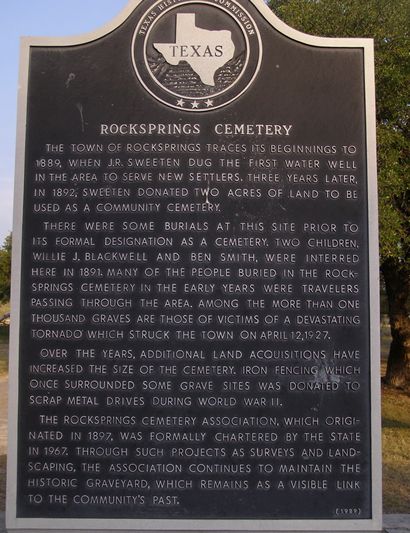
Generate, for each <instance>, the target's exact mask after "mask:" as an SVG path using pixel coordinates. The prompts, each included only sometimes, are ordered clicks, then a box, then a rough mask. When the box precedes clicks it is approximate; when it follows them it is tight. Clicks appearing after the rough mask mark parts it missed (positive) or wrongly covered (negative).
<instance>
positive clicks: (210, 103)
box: [177, 98, 214, 109]
mask: <svg viewBox="0 0 410 533" xmlns="http://www.w3.org/2000/svg"><path fill="white" fill-rule="evenodd" d="M200 103H201V102H197V101H196V100H194V101H193V102H189V101H188V102H187V101H186V100H183V99H182V98H180V99H179V100H177V106H178V107H184V106H185V104H191V108H192V109H198V108H199V104H200ZM205 105H206V107H212V106H213V105H214V101H213V100H210V99H209V98H208V100H206V101H205Z"/></svg>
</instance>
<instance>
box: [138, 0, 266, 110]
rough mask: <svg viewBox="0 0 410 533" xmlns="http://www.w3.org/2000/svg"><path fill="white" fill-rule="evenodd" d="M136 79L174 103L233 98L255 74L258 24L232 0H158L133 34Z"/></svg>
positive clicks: (206, 105) (202, 106) (188, 105)
mask: <svg viewBox="0 0 410 533" xmlns="http://www.w3.org/2000/svg"><path fill="white" fill-rule="evenodd" d="M131 53H132V60H133V64H134V69H135V72H136V74H137V76H138V79H139V80H140V82H141V83H142V85H143V86H144V87H145V89H146V90H147V91H148V92H149V93H150V94H151V95H152V96H154V98H156V99H157V100H159V101H160V102H162V103H163V104H166V105H168V106H170V107H173V108H175V109H180V110H181V109H182V110H185V111H194V112H201V111H210V110H212V109H217V108H219V107H222V106H224V105H227V104H229V103H230V102H233V101H234V100H236V98H238V97H239V96H240V95H241V94H243V93H244V92H245V91H246V90H247V88H248V87H249V86H250V84H251V83H252V81H253V80H254V79H255V76H256V75H257V73H258V71H259V67H260V63H261V59H262V44H261V38H260V34H259V31H258V28H257V26H256V24H255V22H254V20H253V19H252V17H251V16H250V15H249V13H248V12H247V11H246V10H245V9H244V8H243V7H242V6H241V5H240V4H239V3H237V2H235V0H201V1H192V0H191V1H190V0H188V1H187V0H159V1H158V2H156V3H155V4H153V6H152V7H151V8H150V9H148V10H147V11H146V12H145V13H144V15H143V16H142V17H141V19H140V21H139V23H138V25H137V27H136V29H135V32H134V35H133V39H132V50H131Z"/></svg>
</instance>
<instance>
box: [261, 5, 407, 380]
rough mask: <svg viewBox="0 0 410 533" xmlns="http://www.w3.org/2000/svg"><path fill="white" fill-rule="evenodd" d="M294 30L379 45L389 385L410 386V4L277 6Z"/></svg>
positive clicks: (379, 133)
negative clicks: (366, 40) (372, 42)
mask: <svg viewBox="0 0 410 533" xmlns="http://www.w3.org/2000/svg"><path fill="white" fill-rule="evenodd" d="M269 5H270V7H271V9H272V10H273V11H274V12H275V13H276V15H278V16H279V17H280V18H281V19H282V20H284V21H285V22H286V23H287V24H289V25H290V26H292V27H294V28H296V29H298V30H300V31H303V32H305V33H309V34H311V35H321V36H327V37H370V38H374V40H375V63H376V99H377V106H376V107H377V117H376V118H377V136H378V166H379V177H378V184H379V213H380V259H381V269H382V273H383V277H384V281H385V284H386V292H387V298H388V306H389V318H390V327H391V332H392V339H393V340H392V343H391V347H390V354H389V360H388V364H387V371H386V382H387V383H389V384H391V385H394V386H396V387H406V386H410V318H409V296H410V163H409V161H410V158H409V153H410V135H409V111H410V107H409V105H408V104H409V101H410V83H409V72H410V61H409V58H408V54H409V37H410V23H409V22H410V20H409V18H410V17H409V1H408V0H366V1H365V2H363V0H270V2H269Z"/></svg>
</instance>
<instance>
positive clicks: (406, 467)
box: [382, 386, 410, 513]
mask: <svg viewBox="0 0 410 533" xmlns="http://www.w3.org/2000/svg"><path fill="white" fill-rule="evenodd" d="M382 425H383V509H384V512H385V513H410V393H409V392H405V391H398V390H396V389H391V388H389V387H385V386H384V387H383V389H382Z"/></svg>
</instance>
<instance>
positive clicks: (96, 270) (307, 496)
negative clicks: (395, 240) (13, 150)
mask: <svg viewBox="0 0 410 533" xmlns="http://www.w3.org/2000/svg"><path fill="white" fill-rule="evenodd" d="M25 53H26V54H27V55H26V56H25V61H26V63H25V64H24V66H23V69H27V70H24V72H27V73H28V74H27V76H28V77H27V85H26V88H27V94H23V97H22V100H23V101H24V103H23V104H22V107H21V109H22V111H21V113H22V116H24V117H25V119H24V120H25V121H26V122H25V121H24V122H23V124H21V125H20V127H21V132H20V136H21V139H20V140H21V142H22V143H23V145H24V146H25V159H24V162H22V163H21V164H20V169H21V176H18V178H19V180H20V181H19V182H18V191H17V211H16V220H17V223H16V228H15V238H16V251H15V265H18V266H17V267H15V269H16V276H15V280H14V282H15V286H14V298H15V301H14V305H15V308H14V309H15V314H13V319H15V317H16V316H17V315H18V317H19V322H18V325H15V326H14V337H13V339H14V340H13V346H14V349H15V351H16V353H15V354H13V357H17V355H18V364H17V363H16V364H15V365H14V367H13V368H12V379H13V381H12V383H13V385H12V389H13V390H15V398H14V400H13V402H14V403H13V407H12V411H13V419H14V420H15V421H14V423H13V424H12V430H11V433H12V440H11V443H12V444H11V452H10V456H11V459H10V464H11V467H10V470H9V472H10V473H9V476H10V481H9V483H10V485H9V487H10V490H9V493H10V494H9V502H8V505H9V513H8V520H9V527H10V529H19V528H23V529H24V528H29V527H37V528H40V527H43V528H44V529H64V528H66V529H67V528H68V529H70V527H76V528H77V529H78V528H81V527H83V528H84V529H85V530H93V529H98V530H104V529H111V530H119V529H122V530H129V529H134V530H137V529H138V530H148V529H161V530H166V529H176V530H183V529H191V530H197V529H208V530H216V529H217V530H226V529H229V528H230V529H232V530H245V529H247V530H255V529H256V530H263V529H264V530H279V529H282V530H290V529H292V528H293V529H295V530H303V529H304V530H314V531H317V530H318V529H320V530H325V529H328V530H330V531H335V530H342V529H346V530H355V531H364V530H366V531H370V530H375V529H377V528H378V527H379V518H380V517H379V493H380V486H379V473H378V468H379V467H378V465H379V445H378V438H379V429H378V427H377V424H375V423H374V422H375V420H376V418H377V415H378V412H379V411H378V399H377V392H376V388H375V385H376V383H377V373H378V370H377V368H378V367H377V358H378V352H377V349H378V347H377V334H376V331H377V327H378V324H377V300H376V299H375V296H374V294H372V293H374V292H376V280H377V276H376V272H377V259H376V258H377V249H376V247H375V241H376V239H377V237H376V235H375V229H374V227H371V226H374V224H375V214H374V213H375V203H376V201H375V182H374V179H375V177H374V172H375V168H374V144H373V143H374V139H373V136H374V125H373V117H372V112H373V109H372V103H373V99H372V98H373V97H372V88H371V87H372V85H371V83H370V81H371V72H372V70H371V63H370V62H369V58H368V54H371V44H369V41H366V40H357V41H354V40H327V39H319V38H313V37H309V36H305V35H302V34H299V33H297V32H294V31H293V30H291V29H290V28H288V27H286V26H284V25H283V24H282V23H281V22H280V21H278V20H277V19H276V18H275V17H273V15H272V14H270V13H269V10H268V9H267V8H266V7H265V6H262V5H259V4H258V5H256V4H255V5H254V4H253V3H251V2H245V1H240V0H229V1H228V0H223V1H215V0H212V1H211V0H209V1H201V2H199V1H198V2H195V1H194V2H191V1H180V0H175V1H172V2H171V1H169V2H168V1H166V2H164V1H160V2H152V1H144V2H142V3H140V4H135V5H134V4H133V5H132V6H130V7H129V8H128V10H127V13H125V14H124V16H123V18H122V19H121V23H119V24H117V25H116V26H115V27H112V28H110V29H109V30H107V31H105V32H103V33H102V34H99V35H97V36H93V37H92V38H91V37H90V38H88V39H84V41H81V42H80V41H78V42H76V41H73V42H71V43H65V42H64V43H63V42H62V43H56V42H51V43H45V42H40V41H39V42H31V41H30V42H29V43H28V44H27V46H26V48H25ZM369 83H370V85H369ZM24 124H26V128H25V129H24ZM375 320H376V322H374V321H375ZM371 323H373V326H372V328H373V330H374V331H372V328H371ZM16 324H17V320H16ZM372 360H373V363H372ZM372 383H373V386H372ZM372 389H373V392H372ZM17 390H18V395H17ZM375 395H376V396H375ZM371 398H373V400H371ZM371 402H373V403H372V404H371ZM16 421H17V422H16ZM13 426H14V430H13ZM372 432H373V435H374V439H373V442H372ZM85 519H87V521H85ZM70 524H72V525H70ZM74 524H75V526H74Z"/></svg>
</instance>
